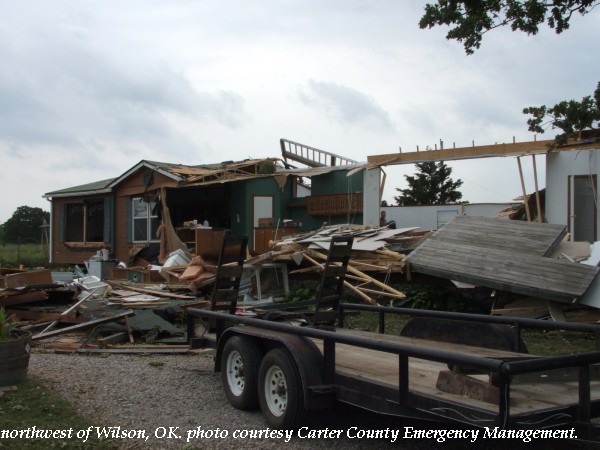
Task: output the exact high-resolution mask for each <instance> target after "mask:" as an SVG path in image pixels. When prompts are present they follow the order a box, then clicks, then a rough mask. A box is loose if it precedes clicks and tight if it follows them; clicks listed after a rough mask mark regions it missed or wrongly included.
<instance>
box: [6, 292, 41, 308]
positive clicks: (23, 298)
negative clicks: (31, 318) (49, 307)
mask: <svg viewBox="0 0 600 450" xmlns="http://www.w3.org/2000/svg"><path fill="white" fill-rule="evenodd" d="M47 299H48V294H46V292H45V291H32V292H25V293H23V294H15V295H11V296H9V297H1V298H0V306H14V305H22V304H25V303H32V302H41V301H42V300H47Z"/></svg>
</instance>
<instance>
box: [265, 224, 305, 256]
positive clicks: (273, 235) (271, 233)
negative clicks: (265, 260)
mask: <svg viewBox="0 0 600 450" xmlns="http://www.w3.org/2000/svg"><path fill="white" fill-rule="evenodd" d="M296 233H298V227H279V228H276V227H257V228H254V251H255V252H256V253H266V252H268V251H270V250H272V247H271V246H270V245H269V242H270V241H274V240H276V239H277V240H279V239H281V238H283V237H284V236H290V235H292V234H296Z"/></svg>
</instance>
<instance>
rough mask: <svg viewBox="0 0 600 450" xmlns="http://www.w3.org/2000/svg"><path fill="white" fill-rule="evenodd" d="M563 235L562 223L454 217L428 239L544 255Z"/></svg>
mask: <svg viewBox="0 0 600 450" xmlns="http://www.w3.org/2000/svg"><path fill="white" fill-rule="evenodd" d="M566 234H567V228H566V227H565V226H564V225H552V224H541V226H540V224H539V223H536V222H524V221H519V220H506V219H504V220H499V219H491V218H487V217H472V216H457V217H456V218H455V219H454V220H453V221H452V222H451V223H450V224H447V225H446V226H443V227H442V228H440V229H439V230H438V231H436V232H435V233H434V234H433V235H432V236H431V237H430V238H429V239H428V240H435V241H443V242H445V243H453V244H457V245H470V246H475V247H485V248H486V249H498V250H505V251H510V252H516V253H524V254H529V255H537V256H548V255H550V254H551V253H552V251H553V250H554V248H555V247H556V246H558V245H559V244H560V243H561V242H562V240H563V238H564V237H565V236H566Z"/></svg>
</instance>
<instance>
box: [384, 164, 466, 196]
mask: <svg viewBox="0 0 600 450" xmlns="http://www.w3.org/2000/svg"><path fill="white" fill-rule="evenodd" d="M416 168H417V171H418V173H416V174H415V175H414V176H411V175H405V176H404V178H406V181H407V183H408V186H409V187H408V188H406V189H400V188H396V190H397V191H398V192H400V195H399V196H397V197H394V200H395V201H396V204H397V205H399V206H412V205H447V204H449V203H456V202H457V201H459V200H460V199H461V198H462V194H461V193H460V191H459V190H458V188H459V187H460V186H461V185H462V184H463V182H462V181H461V180H456V181H453V180H452V179H451V178H450V175H451V174H452V168H451V167H448V166H447V165H446V164H444V162H443V161H439V162H433V161H431V162H423V163H417V164H416Z"/></svg>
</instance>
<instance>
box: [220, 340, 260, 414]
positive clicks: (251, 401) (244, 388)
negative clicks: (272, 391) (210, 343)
mask: <svg viewBox="0 0 600 450" xmlns="http://www.w3.org/2000/svg"><path fill="white" fill-rule="evenodd" d="M261 358H262V352H261V350H260V347H259V346H258V344H256V342H254V341H253V340H252V339H250V338H248V337H244V336H233V337H232V338H230V339H229V340H228V341H227V342H226V343H225V347H224V348H223V354H222V358H221V383H222V384H223V389H225V395H226V396H227V399H228V400H229V403H230V404H231V406H233V407H234V408H237V409H242V410H252V409H257V408H258V405H259V402H258V369H259V367H260V360H261Z"/></svg>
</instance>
